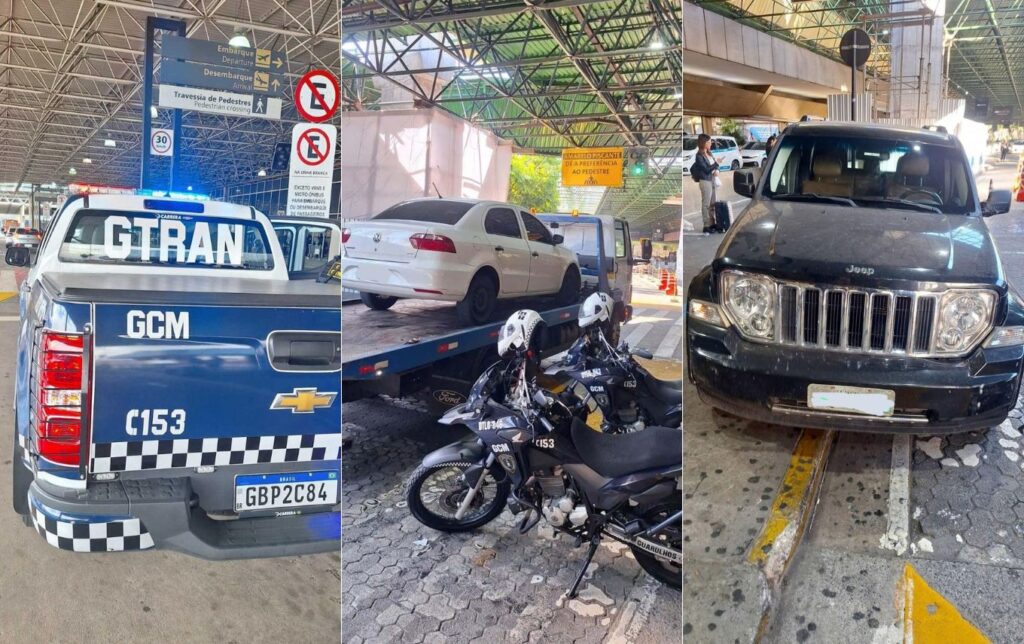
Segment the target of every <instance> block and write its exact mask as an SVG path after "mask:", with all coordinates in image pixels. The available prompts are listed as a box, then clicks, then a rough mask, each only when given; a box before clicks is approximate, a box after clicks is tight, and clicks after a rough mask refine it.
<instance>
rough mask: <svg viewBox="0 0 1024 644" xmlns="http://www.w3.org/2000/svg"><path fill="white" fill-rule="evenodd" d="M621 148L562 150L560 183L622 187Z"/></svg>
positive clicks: (569, 185)
mask: <svg viewBox="0 0 1024 644" xmlns="http://www.w3.org/2000/svg"><path fill="white" fill-rule="evenodd" d="M622 157H623V148H568V149H565V150H562V185H563V186H567V187H573V186H604V187H606V188H621V187H622Z"/></svg>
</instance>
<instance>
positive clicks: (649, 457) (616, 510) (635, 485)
mask: <svg viewBox="0 0 1024 644" xmlns="http://www.w3.org/2000/svg"><path fill="white" fill-rule="evenodd" d="M440 422H441V423H442V424H446V425H465V426H466V427H468V428H469V429H470V430H472V431H473V433H474V434H476V437H475V438H473V439H470V440H467V441H463V442H457V443H453V444H451V445H448V446H447V447H443V448H441V449H439V450H437V451H435V452H432V453H431V454H428V455H427V456H426V458H424V459H423V463H422V464H421V465H420V466H419V468H417V469H416V471H415V472H413V474H412V476H411V477H410V479H409V481H408V483H407V485H406V500H407V501H408V504H409V509H410V511H411V512H412V514H413V516H415V517H416V518H417V519H418V520H419V521H420V522H421V523H423V524H424V525H426V526H428V527H431V528H434V529H436V530H441V531H444V532H462V531H467V530H473V529H475V528H478V527H480V526H482V525H484V524H486V523H488V522H490V521H492V520H493V519H494V518H495V517H497V516H498V515H499V514H501V512H502V510H503V509H504V508H505V506H506V505H507V506H508V508H509V509H510V510H511V511H512V512H513V513H514V514H522V515H523V516H522V519H521V520H520V521H519V531H520V533H526V532H527V531H529V530H530V529H531V528H533V527H534V526H535V525H537V523H538V522H539V521H540V520H541V519H542V518H543V519H545V520H546V521H547V522H548V523H549V524H550V525H551V526H553V527H554V528H555V529H557V530H559V531H561V532H564V533H567V534H569V535H571V536H572V537H574V538H575V540H576V545H577V546H579V545H582V544H583V543H584V542H588V543H589V544H590V548H589V551H588V553H587V556H586V560H585V561H584V562H583V566H582V568H581V570H580V573H579V575H578V576H577V577H576V580H575V582H574V583H573V585H572V587H571V588H570V589H569V591H568V596H569V597H570V598H572V597H575V596H576V593H577V590H578V589H579V586H580V583H581V581H582V580H583V575H584V573H585V572H586V570H587V566H588V565H589V564H590V561H591V560H592V559H593V557H594V554H595V552H597V548H598V546H599V545H600V543H601V540H602V539H603V538H605V537H610V538H612V539H615V540H617V541H620V542H622V543H624V544H626V545H628V546H629V547H630V549H631V550H632V551H633V554H634V556H635V557H636V560H637V562H638V563H639V564H640V565H641V566H642V567H643V569H644V570H646V571H647V572H648V573H649V574H650V575H652V576H653V577H655V578H657V579H658V580H660V581H662V582H663V583H666V584H668V585H670V586H672V587H674V588H679V587H680V585H681V584H682V543H683V542H682V539H683V533H682V513H683V512H682V492H681V487H680V483H681V477H682V471H683V466H682V432H680V431H678V430H676V429H670V428H665V427H649V428H647V429H646V430H645V431H643V432H638V433H633V434H621V435H614V434H605V433H601V432H597V431H594V430H592V429H591V428H589V427H588V426H587V425H586V424H585V423H584V422H583V421H582V420H581V419H580V417H579V415H578V414H575V413H574V412H573V411H572V409H570V407H569V406H567V405H565V404H564V403H563V402H562V401H560V400H559V398H558V397H557V396H555V395H552V394H551V393H549V392H546V391H544V390H542V389H540V388H539V387H537V385H536V382H535V380H530V379H528V378H527V375H526V365H525V358H524V357H519V358H517V359H514V360H512V361H509V362H499V363H496V364H495V365H492V366H491V367H490V368H489V369H487V371H485V372H484V374H483V375H481V376H480V378H479V379H477V381H476V383H475V384H474V385H473V388H472V390H471V391H470V394H469V399H468V400H467V401H466V402H465V403H463V404H461V405H458V406H456V407H454V408H452V409H451V410H449V411H448V413H447V414H445V415H444V417H443V418H441V420H440Z"/></svg>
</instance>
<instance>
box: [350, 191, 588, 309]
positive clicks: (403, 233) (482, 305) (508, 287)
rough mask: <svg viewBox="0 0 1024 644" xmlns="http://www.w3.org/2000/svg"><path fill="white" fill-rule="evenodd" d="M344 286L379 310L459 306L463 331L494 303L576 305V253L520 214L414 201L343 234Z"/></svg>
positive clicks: (472, 204) (488, 206) (496, 206)
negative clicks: (409, 304)
mask: <svg viewBox="0 0 1024 644" xmlns="http://www.w3.org/2000/svg"><path fill="white" fill-rule="evenodd" d="M341 240H342V245H343V257H342V282H343V283H344V285H345V287H346V288H353V289H357V290H358V291H359V292H360V297H361V299H362V301H363V303H364V304H365V305H366V306H368V307H370V308H372V309H376V310H383V309H387V308H390V307H391V306H392V305H393V304H394V303H395V301H396V300H398V299H400V298H415V299H423V300H447V301H454V302H458V304H457V305H456V311H457V313H458V316H459V321H460V322H462V323H463V324H473V325H476V324H483V323H484V322H487V321H489V320H490V318H491V315H492V314H493V312H494V308H495V305H496V303H497V300H499V299H508V298H517V297H528V296H536V295H557V297H558V301H559V303H560V304H562V305H569V304H572V303H574V302H576V301H577V300H578V299H579V292H580V284H581V277H580V268H579V264H578V260H577V258H576V253H574V252H573V251H572V250H570V249H568V248H565V247H563V246H561V245H560V244H561V243H562V237H561V235H555V234H552V232H551V231H550V230H548V228H547V227H546V226H545V225H544V224H543V223H541V221H540V220H539V219H537V218H536V217H534V216H533V215H531V214H530V213H528V212H526V210H525V209H523V208H520V207H519V206H513V205H511V204H507V203H502V202H497V201H479V200H472V199H413V200H411V201H405V202H402V203H399V204H397V205H394V206H392V207H390V208H388V209H387V210H385V211H384V212H382V213H380V214H379V215H376V216H375V217H373V218H372V219H368V220H366V221H360V222H350V223H348V224H347V225H346V227H345V228H344V229H343V230H342V233H341Z"/></svg>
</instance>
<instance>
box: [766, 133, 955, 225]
mask: <svg viewBox="0 0 1024 644" xmlns="http://www.w3.org/2000/svg"><path fill="white" fill-rule="evenodd" d="M778 148H779V149H778V151H777V153H776V156H775V160H774V162H773V163H772V164H771V166H769V167H768V168H767V169H766V170H765V172H766V173H767V175H768V177H767V181H766V182H765V185H764V190H763V194H764V196H765V197H768V198H770V199H778V200H788V201H796V200H800V201H820V202H825V203H832V204H838V205H848V206H864V207H876V208H886V209H897V210H917V211H928V212H936V213H944V214H969V213H971V212H973V211H974V209H975V205H974V204H975V198H974V178H973V174H972V173H971V170H970V168H969V167H968V165H967V160H966V158H965V157H964V154H963V152H962V151H961V150H960V148H959V147H955V146H952V145H937V144H930V143H925V142H922V141H915V140H913V139H897V138H891V139H890V138H874V137H856V136H809V135H799V134H796V135H793V134H791V135H786V136H783V137H782V139H781V140H780V141H779V144H778Z"/></svg>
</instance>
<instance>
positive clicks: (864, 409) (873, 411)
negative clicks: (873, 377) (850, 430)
mask: <svg viewBox="0 0 1024 644" xmlns="http://www.w3.org/2000/svg"><path fill="white" fill-rule="evenodd" d="M807 407H808V408H809V409H820V410H822V411H839V412H847V413H854V414H866V415H868V416H892V414H893V410H894V409H895V407H896V392H895V391H893V390H891V389H872V388H870V387H844V386H840V385H808V386H807Z"/></svg>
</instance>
